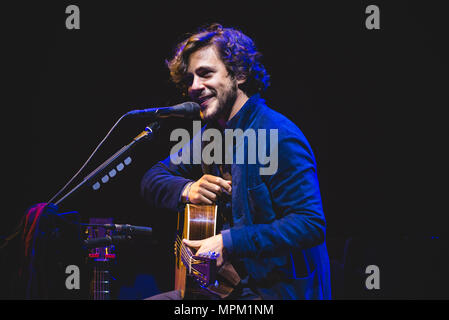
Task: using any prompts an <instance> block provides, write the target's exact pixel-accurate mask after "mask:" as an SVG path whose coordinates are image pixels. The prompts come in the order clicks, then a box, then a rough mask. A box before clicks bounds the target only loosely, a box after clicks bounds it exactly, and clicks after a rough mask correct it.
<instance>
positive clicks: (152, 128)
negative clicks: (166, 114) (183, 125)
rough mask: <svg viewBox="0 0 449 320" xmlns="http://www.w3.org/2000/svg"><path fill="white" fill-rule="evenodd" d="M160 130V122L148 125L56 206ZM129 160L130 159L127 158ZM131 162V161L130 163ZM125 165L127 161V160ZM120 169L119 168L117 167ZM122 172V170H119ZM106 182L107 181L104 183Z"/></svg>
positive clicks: (57, 202) (95, 186) (97, 186)
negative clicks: (136, 144)
mask: <svg viewBox="0 0 449 320" xmlns="http://www.w3.org/2000/svg"><path fill="white" fill-rule="evenodd" d="M159 128H160V126H159V123H158V122H153V123H151V124H150V125H148V126H147V127H146V128H145V129H144V130H143V131H142V132H141V133H140V134H139V135H137V136H136V137H135V138H134V139H133V140H132V141H131V142H130V143H129V144H127V145H126V146H124V147H122V148H121V149H120V150H119V151H117V152H116V153H114V154H113V155H112V156H111V157H110V158H109V159H107V160H106V161H105V162H103V163H102V164H101V165H100V166H98V167H97V168H96V169H95V170H93V171H92V172H91V173H90V174H88V175H87V176H86V177H85V178H84V179H83V181H82V182H81V183H79V184H78V185H77V186H75V187H74V188H73V189H72V190H70V191H69V192H67V193H66V194H65V195H64V196H63V197H62V198H61V199H59V200H58V201H56V202H55V204H56V205H59V204H60V203H61V202H62V201H63V200H64V199H66V198H67V197H68V196H69V195H71V194H72V193H73V192H75V191H76V190H78V189H79V188H80V187H81V186H83V185H85V184H86V183H90V182H92V180H94V179H95V178H97V177H98V176H99V175H100V174H101V173H103V172H104V171H105V170H106V169H107V168H109V167H110V166H111V164H113V163H116V162H117V161H118V160H119V159H121V158H123V157H124V156H125V155H126V153H127V152H128V151H129V150H130V149H131V147H133V146H134V145H135V143H137V142H139V141H141V140H151V139H152V138H153V137H154V133H155V132H156V131H158V130H159ZM127 159H128V158H127ZM130 161H131V160H129V162H130ZM125 164H127V163H126V159H125ZM117 169H118V167H117ZM119 171H120V169H119ZM105 177H107V176H106V175H105V176H104V177H103V179H102V182H103V183H106V182H107V181H108V180H109V178H107V180H106V179H105ZM104 180H106V181H104ZM92 187H93V189H94V190H97V189H98V188H99V187H100V185H99V182H97V183H95V184H93V186H92Z"/></svg>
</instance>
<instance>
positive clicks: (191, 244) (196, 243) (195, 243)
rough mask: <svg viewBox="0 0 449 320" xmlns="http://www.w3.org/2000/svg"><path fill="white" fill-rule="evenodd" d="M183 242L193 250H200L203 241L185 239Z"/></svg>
mask: <svg viewBox="0 0 449 320" xmlns="http://www.w3.org/2000/svg"><path fill="white" fill-rule="evenodd" d="M182 242H184V243H185V244H186V245H188V246H189V247H192V248H199V247H201V243H202V241H198V240H187V239H183V240H182Z"/></svg>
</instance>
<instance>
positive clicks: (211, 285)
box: [175, 204, 240, 298]
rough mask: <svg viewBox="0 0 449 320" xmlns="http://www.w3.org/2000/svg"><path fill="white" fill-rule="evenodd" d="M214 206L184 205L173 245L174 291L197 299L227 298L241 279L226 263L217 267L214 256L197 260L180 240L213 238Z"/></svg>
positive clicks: (215, 230)
mask: <svg viewBox="0 0 449 320" xmlns="http://www.w3.org/2000/svg"><path fill="white" fill-rule="evenodd" d="M217 208H218V207H217V205H194V204H187V205H186V207H185V210H184V213H183V214H181V213H179V214H178V238H177V241H176V243H175V258H176V260H175V261H176V262H175V263H176V265H175V290H180V291H181V296H182V297H183V298H184V296H185V294H186V292H188V293H193V295H195V294H200V296H210V297H212V296H213V297H220V298H225V297H228V296H229V295H230V294H231V293H232V291H233V290H234V288H235V287H236V286H237V285H238V284H239V282H240V277H239V275H238V273H237V272H236V270H235V269H234V267H233V266H232V264H231V263H229V262H224V263H223V265H222V266H220V267H219V268H218V267H217V261H216V258H217V255H215V253H210V254H208V255H201V256H197V255H194V253H193V252H192V251H191V250H190V248H188V247H187V246H185V245H184V244H183V243H182V239H187V240H203V239H206V238H210V237H212V236H215V235H216V232H217Z"/></svg>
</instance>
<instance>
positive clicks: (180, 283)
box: [175, 204, 217, 297]
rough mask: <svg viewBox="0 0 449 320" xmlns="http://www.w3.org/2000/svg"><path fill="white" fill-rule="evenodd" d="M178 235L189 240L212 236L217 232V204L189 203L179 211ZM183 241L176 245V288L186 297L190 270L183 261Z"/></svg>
mask: <svg viewBox="0 0 449 320" xmlns="http://www.w3.org/2000/svg"><path fill="white" fill-rule="evenodd" d="M177 229H178V237H180V239H187V240H203V239H206V238H209V237H212V236H214V235H215V234H216V232H217V206H216V205H195V204H187V205H186V206H185V209H184V212H183V213H181V212H179V213H178V226H177ZM182 246H183V245H182V243H180V244H179V245H178V246H175V263H176V265H175V290H180V291H181V296H182V297H184V295H185V292H186V289H187V290H189V289H190V288H189V287H188V284H187V282H188V281H187V274H188V270H187V267H186V265H185V264H184V263H183V262H182V258H181V255H182V253H181V250H180V249H181V247H182Z"/></svg>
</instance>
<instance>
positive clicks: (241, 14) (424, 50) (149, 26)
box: [0, 1, 449, 299]
mask: <svg viewBox="0 0 449 320" xmlns="http://www.w3.org/2000/svg"><path fill="white" fill-rule="evenodd" d="M437 3H439V2H427V1H426V2H425V1H419V2H409V1H394V2H392V1H390V2H380V1H374V2H367V1H361V2H357V1H352V2H349V1H348V2H347V1H327V2H323V1H309V2H304V3H303V2H301V3H295V4H293V3H292V2H279V3H276V4H275V3H274V2H272V1H271V2H269V3H268V4H263V3H260V2H254V3H250V2H248V3H247V4H246V3H244V2H243V1H240V2H230V1H228V2H226V3H218V2H217V3H215V2H191V3H188V2H179V3H178V2H168V1H165V2H125V1H120V2H113V3H111V2H109V1H104V2H101V1H95V3H93V2H92V1H90V2H82V1H76V2H65V1H59V3H56V2H55V3H53V4H50V3H45V4H44V3H40V2H39V3H33V4H22V5H16V6H7V7H4V9H3V10H2V11H3V15H4V19H3V22H4V23H5V28H3V31H4V33H5V37H4V41H3V52H4V53H6V58H4V59H3V64H4V68H3V70H5V72H4V76H5V77H6V83H7V85H6V86H4V91H5V92H4V99H3V101H4V103H3V108H2V110H3V116H2V119H3V121H2V122H3V125H2V136H3V141H4V144H3V152H2V158H3V159H2V160H3V161H5V164H4V165H3V168H2V169H3V170H2V171H3V184H4V188H3V190H4V191H3V195H4V197H3V201H4V203H5V208H4V211H3V214H2V216H3V218H2V223H1V233H0V235H2V236H5V235H8V233H9V232H10V231H11V230H12V228H13V227H14V226H15V225H16V224H17V223H18V221H19V220H20V218H21V216H22V215H23V214H24V212H25V210H26V209H27V207H28V206H30V205H33V204H35V203H39V202H46V201H48V200H49V199H50V198H51V197H52V196H53V195H54V194H55V193H56V192H57V191H58V190H59V189H60V188H61V187H62V186H63V185H64V184H65V183H66V182H67V181H68V180H69V179H70V178H71V177H72V176H73V175H74V174H75V172H76V171H77V170H78V169H79V168H80V167H81V165H82V164H83V163H84V161H85V160H86V159H87V157H88V156H89V155H90V153H91V152H92V151H93V150H94V148H95V147H96V146H97V144H98V143H99V142H100V140H101V139H102V138H103V137H104V136H105V135H106V133H107V132H108V130H109V129H110V128H111V127H112V125H113V124H114V123H115V121H116V120H117V119H118V118H119V117H120V116H121V115H123V114H124V113H125V112H127V111H129V110H132V109H136V108H141V107H156V106H169V105H172V104H176V103H179V102H182V101H184V100H183V97H182V96H181V95H180V93H179V92H178V91H177V90H176V88H175V87H174V86H173V85H172V84H171V83H170V81H169V77H168V71H167V68H166V66H165V62H164V61H165V59H167V58H169V57H170V56H171V54H172V53H173V49H174V46H175V45H176V44H177V43H178V42H179V41H180V40H183V39H184V36H185V34H186V33H187V32H194V31H196V29H197V28H198V27H200V26H202V25H205V24H208V23H212V22H219V23H222V24H223V25H224V26H231V27H236V28H239V29H241V30H242V31H243V32H244V33H245V34H247V35H248V36H250V37H252V38H253V39H254V40H255V42H256V45H257V46H258V49H259V50H260V51H261V52H262V53H263V56H264V58H263V62H264V65H265V66H266V68H267V70H268V72H269V73H270V75H271V79H272V81H271V82H272V85H271V86H270V88H269V89H268V91H267V92H266V94H265V95H264V98H265V99H266V100H267V102H268V105H269V106H271V107H272V108H274V109H276V110H278V111H279V112H281V113H282V114H284V115H286V116H287V117H288V118H290V119H291V120H293V121H294V122H295V123H296V124H297V125H298V127H299V128H300V129H301V130H302V131H303V133H304V134H305V136H306V137H307V139H308V140H309V142H310V144H311V146H312V149H313V151H314V153H315V157H316V160H317V163H318V177H319V181H320V187H321V193H322V199H323V205H324V209H325V215H326V218H327V223H328V231H327V237H328V240H327V243H328V247H329V254H330V256H331V260H332V267H333V284H334V287H333V290H334V297H336V298H441V297H445V298H447V297H448V295H447V293H446V292H445V289H444V288H445V281H447V278H448V276H447V275H446V274H445V272H447V270H448V269H447V267H448V256H447V252H448V251H447V242H448V241H447V237H448V226H449V219H448V206H447V199H448V197H447V189H448V169H447V163H448V159H447V158H448V157H447V134H448V129H447V128H448V126H447V119H448V117H447V115H448V114H447V113H448V84H449V83H448V82H449V81H448V77H449V72H448V59H447V57H448V52H447V49H446V46H445V45H446V44H447V38H448V37H447V33H446V32H444V31H445V29H447V26H446V23H445V20H447V19H446V16H445V14H447V12H446V11H445V10H444V8H443V7H442V6H441V5H439V4H438V5H437ZM69 4H76V5H78V6H79V8H80V12H81V14H80V17H81V24H80V25H81V29H80V30H68V29H66V27H65V20H66V18H67V16H68V14H66V13H65V8H66V7H67V6H68V5H69ZM369 4H376V5H378V6H379V8H380V26H381V28H380V30H367V29H366V27H365V19H366V17H367V14H366V13H365V8H366V7H367V6H368V5H369ZM5 31H6V32H5ZM146 124H147V123H146V122H145V120H123V121H122V122H121V123H120V124H119V125H118V127H117V128H116V129H115V130H114V131H113V133H112V134H111V136H110V138H109V139H108V140H107V141H106V143H105V144H104V146H103V147H102V148H101V149H100V150H99V152H98V153H97V154H96V155H95V156H94V158H93V159H92V161H91V163H90V164H89V165H88V166H87V168H86V170H85V171H83V173H82V174H81V175H80V177H79V179H78V180H76V181H77V182H79V181H80V178H82V177H84V176H85V175H87V173H89V172H90V171H91V170H93V169H94V168H95V167H96V166H98V165H99V164H100V163H102V162H103V161H104V160H106V159H107V158H108V157H109V156H110V155H112V154H113V153H114V152H115V151H117V150H118V149H119V148H121V147H122V146H123V145H125V144H127V143H129V142H130V141H131V139H132V138H134V137H135V136H136V135H137V134H138V133H140V132H141V131H142V130H143V129H144V128H145V126H146ZM178 127H184V128H187V129H189V128H190V129H191V123H190V122H188V121H186V120H170V121H165V122H164V123H162V128H161V131H160V133H159V135H158V137H157V138H156V140H155V141H152V142H149V143H145V144H142V145H139V146H138V147H137V148H136V149H135V150H134V153H133V156H132V158H133V162H132V164H131V166H129V167H127V168H126V169H125V170H124V171H123V172H122V173H119V174H118V176H117V177H115V178H114V179H112V180H111V181H110V182H109V183H108V184H107V185H104V186H102V188H101V189H100V190H99V191H98V192H92V191H90V190H82V191H80V192H78V193H76V194H74V195H73V196H70V197H69V198H67V200H66V201H64V203H62V205H61V207H60V210H61V211H72V210H76V211H79V213H80V215H81V217H82V219H83V221H86V222H87V220H88V219H89V217H113V218H114V221H115V222H116V223H129V224H135V225H147V226H151V227H153V230H154V235H153V237H152V238H151V239H147V240H141V241H140V242H138V243H136V244H134V245H124V246H123V247H120V248H118V249H117V250H118V258H117V266H116V272H115V275H116V278H117V281H116V286H115V288H116V291H115V294H116V295H117V297H118V298H123V299H125V298H127V299H134V298H137V299H138V298H142V297H144V296H146V295H150V294H153V293H157V292H159V291H165V290H169V289H171V287H172V281H173V279H172V276H173V272H172V270H173V268H172V267H171V265H172V255H171V253H172V239H173V231H174V229H175V227H176V225H175V223H176V221H175V218H176V217H175V215H174V214H173V213H168V212H162V211H158V210H155V209H153V208H149V207H148V206H147V205H146V204H145V203H144V201H143V199H141V197H140V194H139V193H140V189H139V188H140V186H139V184H140V179H141V177H142V175H143V174H144V173H145V171H146V170H147V169H148V168H150V167H151V166H152V165H153V164H154V163H155V162H156V161H158V160H160V159H162V158H165V157H166V156H167V155H168V152H169V150H170V147H171V145H173V142H170V141H169V133H170V131H171V130H172V129H174V128H178ZM72 186H74V185H72ZM370 264H376V265H378V266H379V268H380V270H381V274H382V280H381V281H382V282H381V290H374V291H367V290H366V289H365V288H364V279H365V278H366V276H367V275H365V274H364V270H365V267H366V266H367V265H370ZM146 281H147V282H146ZM139 282H140V284H143V283H145V285H143V286H140V287H139V285H138V283H139Z"/></svg>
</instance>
